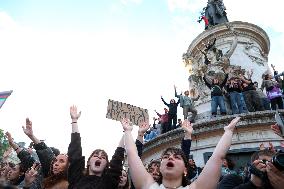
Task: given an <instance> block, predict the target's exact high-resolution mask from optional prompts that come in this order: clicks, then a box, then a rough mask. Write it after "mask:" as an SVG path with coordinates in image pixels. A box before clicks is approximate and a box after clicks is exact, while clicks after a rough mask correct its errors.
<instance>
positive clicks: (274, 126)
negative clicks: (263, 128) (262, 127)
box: [271, 124, 282, 137]
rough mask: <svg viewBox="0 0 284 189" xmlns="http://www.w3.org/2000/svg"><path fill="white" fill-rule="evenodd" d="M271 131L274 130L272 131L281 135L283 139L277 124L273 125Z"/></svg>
mask: <svg viewBox="0 0 284 189" xmlns="http://www.w3.org/2000/svg"><path fill="white" fill-rule="evenodd" d="M271 129H272V131H273V132H274V133H275V134H277V135H279V136H280V137H282V135H281V130H280V127H279V126H278V125H277V124H275V125H271Z"/></svg>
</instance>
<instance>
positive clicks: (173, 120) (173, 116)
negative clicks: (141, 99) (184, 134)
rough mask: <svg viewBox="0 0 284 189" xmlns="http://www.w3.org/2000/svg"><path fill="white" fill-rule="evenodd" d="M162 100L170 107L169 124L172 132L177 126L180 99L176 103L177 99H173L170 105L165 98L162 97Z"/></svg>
mask: <svg viewBox="0 0 284 189" xmlns="http://www.w3.org/2000/svg"><path fill="white" fill-rule="evenodd" d="M161 100H162V101H163V103H164V104H165V105H166V106H168V108H169V112H168V124H169V128H168V129H169V130H168V131H170V130H172V129H174V128H175V126H176V124H177V107H178V105H179V102H180V99H179V100H178V101H177V102H176V101H175V99H171V101H170V103H169V104H168V103H167V102H166V101H165V100H164V98H163V97H162V96H161Z"/></svg>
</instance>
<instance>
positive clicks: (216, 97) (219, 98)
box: [203, 74, 228, 116]
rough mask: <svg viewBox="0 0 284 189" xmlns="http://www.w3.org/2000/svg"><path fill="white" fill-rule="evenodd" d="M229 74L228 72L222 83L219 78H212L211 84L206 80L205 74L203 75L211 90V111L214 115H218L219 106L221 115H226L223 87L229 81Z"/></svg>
mask: <svg viewBox="0 0 284 189" xmlns="http://www.w3.org/2000/svg"><path fill="white" fill-rule="evenodd" d="M227 79H228V74H226V76H225V79H224V81H223V82H222V83H220V82H219V80H218V79H217V78H214V79H212V81H211V84H210V83H209V82H208V81H207V80H206V78H205V76H204V77H203V80H204V82H205V85H206V86H207V87H208V88H209V89H210V90H211V113H212V116H216V115H217V108H218V106H219V107H220V113H221V115H226V114H227V111H226V106H225V102H224V96H223V88H224V86H225V84H226V83H227Z"/></svg>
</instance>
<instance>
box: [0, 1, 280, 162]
mask: <svg viewBox="0 0 284 189" xmlns="http://www.w3.org/2000/svg"><path fill="white" fill-rule="evenodd" d="M206 2H207V1H206V0H104V1H101V0H72V1H70V0H1V1H0V63H1V74H0V81H1V84H0V91H5V90H14V92H13V94H12V95H11V96H10V97H9V98H8V100H7V101H6V103H5V104H4V106H3V107H2V109H1V110H0V125H1V126H0V128H1V129H4V130H5V131H7V130H8V131H10V132H11V133H12V135H13V137H14V138H15V140H16V141H25V142H29V140H28V139H27V137H26V136H25V135H24V133H23V132H22V129H21V126H22V125H23V124H24V123H25V118H26V117H29V118H30V119H31V120H32V121H33V126H34V132H35V134H36V135H37V136H38V137H39V138H41V139H46V142H47V144H48V145H49V146H56V147H58V148H60V150H61V151H62V152H67V147H68V144H69V142H70V133H71V124H70V123H71V121H70V116H69V107H70V105H72V104H75V105H77V106H78V108H79V109H80V110H82V116H81V118H80V120H79V127H80V128H79V129H80V131H81V136H82V142H83V153H84V154H86V155H87V156H89V154H90V153H91V151H93V150H94V149H96V148H102V149H105V150H106V151H107V152H108V153H109V154H113V151H114V149H115V147H116V145H117V144H118V142H119V139H120V137H121V135H122V128H121V126H120V124H119V123H118V122H115V121H111V120H108V119H106V118H105V114H106V108H107V101H108V99H113V100H118V101H121V102H126V103H129V104H133V105H136V106H139V107H142V108H146V109H148V110H149V112H150V117H153V115H154V114H153V113H154V112H153V111H154V110H155V109H157V110H158V111H160V112H162V110H163V108H164V106H163V104H162V102H161V100H160V96H161V95H163V96H164V98H165V100H166V101H169V100H170V98H172V97H173V95H174V91H173V85H174V84H176V85H177V86H178V89H180V90H186V89H187V87H188V82H187V78H188V75H187V72H186V70H185V68H184V64H183V62H182V54H183V53H185V52H186V50H187V48H188V46H189V45H190V43H191V41H192V40H193V39H194V38H195V37H196V36H197V35H198V34H199V33H201V32H202V31H203V28H204V26H203V23H201V24H199V23H197V19H198V17H199V13H200V11H201V10H202V8H203V7H204V6H206ZM224 3H225V6H226V8H227V14H228V18H229V20H230V21H246V22H250V23H253V24H256V25H258V26H260V27H262V28H263V29H264V30H265V31H266V32H267V34H268V35H269V37H270V41H271V48H270V54H269V65H270V64H271V63H272V64H275V65H276V68H277V69H278V70H279V71H284V66H283V62H284V57H283V56H284V48H283V46H284V25H283V24H282V20H281V18H282V17H283V15H282V12H283V10H282V6H281V1H280V0H270V1H258V0H249V1H247V0H246V1H245V0H238V1H235V0H224ZM178 117H182V116H181V109H179V116H178ZM134 135H136V134H135V133H134Z"/></svg>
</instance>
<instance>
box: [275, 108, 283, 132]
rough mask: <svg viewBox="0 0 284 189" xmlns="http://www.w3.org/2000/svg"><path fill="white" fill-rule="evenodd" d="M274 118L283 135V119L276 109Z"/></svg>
mask: <svg viewBox="0 0 284 189" xmlns="http://www.w3.org/2000/svg"><path fill="white" fill-rule="evenodd" d="M275 120H276V123H277V125H278V126H279V128H280V132H281V136H282V137H284V120H283V117H282V115H281V114H280V113H279V112H278V111H276V113H275Z"/></svg>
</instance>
